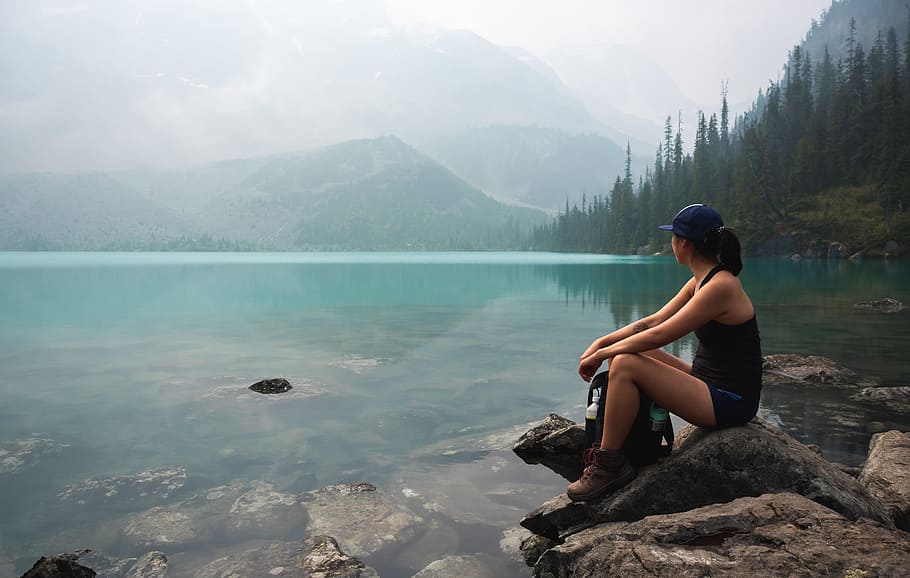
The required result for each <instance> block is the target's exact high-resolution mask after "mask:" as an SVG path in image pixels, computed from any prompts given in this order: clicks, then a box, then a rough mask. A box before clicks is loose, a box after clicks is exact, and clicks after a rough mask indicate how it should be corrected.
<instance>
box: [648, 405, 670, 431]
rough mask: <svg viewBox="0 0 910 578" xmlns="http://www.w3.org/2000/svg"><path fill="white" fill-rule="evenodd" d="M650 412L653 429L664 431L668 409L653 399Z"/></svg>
mask: <svg viewBox="0 0 910 578" xmlns="http://www.w3.org/2000/svg"><path fill="white" fill-rule="evenodd" d="M649 413H650V415H651V431H664V428H665V427H667V417H668V414H667V410H665V409H664V408H662V407H660V406H659V405H657V404H656V403H655V402H653V401H652V402H651V410H650V412H649Z"/></svg>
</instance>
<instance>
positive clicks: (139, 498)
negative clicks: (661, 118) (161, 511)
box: [57, 467, 186, 511]
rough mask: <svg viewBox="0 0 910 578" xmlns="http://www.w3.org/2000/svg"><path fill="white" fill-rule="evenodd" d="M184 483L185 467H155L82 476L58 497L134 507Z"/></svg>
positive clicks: (162, 499)
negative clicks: (87, 476) (104, 475)
mask: <svg viewBox="0 0 910 578" xmlns="http://www.w3.org/2000/svg"><path fill="white" fill-rule="evenodd" d="M185 483H186V468H183V467H171V468H154V469H151V470H145V471H142V472H138V473H136V474H128V475H122V476H111V477H107V478H91V479H88V480H84V481H82V482H80V483H77V484H72V485H69V486H66V487H64V488H63V489H62V490H60V492H59V493H58V494H57V497H58V498H59V499H60V501H62V502H70V503H75V504H79V505H88V506H96V507H97V506H99V505H105V506H108V507H113V508H115V509H119V510H123V511H134V510H137V509H142V508H150V507H152V506H157V505H159V504H161V503H163V502H166V501H168V500H169V499H171V498H172V497H173V495H174V494H175V493H176V492H178V491H179V490H180V489H181V488H182V487H183V485H184V484H185Z"/></svg>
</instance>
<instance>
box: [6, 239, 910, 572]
mask: <svg viewBox="0 0 910 578" xmlns="http://www.w3.org/2000/svg"><path fill="white" fill-rule="evenodd" d="M686 272H687V270H686V269H684V268H683V267H680V266H679V265H677V264H676V263H675V261H673V260H672V259H669V258H660V257H609V256H584V255H551V254H460V253H452V254H433V253H429V254H428V253H420V254H93V253H74V254H65V253H6V254H3V253H0V393H2V398H3V403H2V404H0V442H11V441H16V440H24V439H28V438H42V439H51V440H54V441H55V442H58V443H61V444H66V445H65V447H64V448H63V450H62V452H61V453H60V455H57V456H50V457H48V458H46V459H45V460H43V461H42V462H41V463H40V464H38V465H36V466H34V467H26V468H23V469H20V470H17V471H16V472H14V473H7V474H5V475H4V474H0V490H2V491H3V493H2V494H0V576H3V575H5V574H8V575H16V576H18V575H19V574H21V573H22V572H23V571H24V570H25V569H27V568H28V567H29V566H30V565H31V563H32V562H34V560H35V559H37V558H38V557H39V556H41V555H48V554H53V553H56V552H60V551H68V550H73V549H75V548H79V547H94V548H97V549H100V550H103V551H105V552H106V553H108V554H110V555H114V556H119V557H127V556H135V555H137V554H142V553H143V552H145V551H148V550H149V549H151V548H147V547H146V548H140V547H137V546H135V545H131V543H129V542H128V541H125V540H124V539H123V538H122V529H123V524H124V519H125V518H124V517H125V516H126V515H128V514H129V513H130V512H129V511H128V510H129V507H128V505H123V504H122V505H120V507H118V506H117V504H116V497H109V499H108V500H107V501H106V502H105V505H104V506H103V507H101V506H99V507H98V508H97V509H96V510H95V512H96V513H98V515H96V516H90V515H87V514H86V515H73V514H72V511H71V510H68V509H67V507H66V506H65V505H64V504H61V500H60V498H59V497H58V493H59V492H60V490H61V489H62V488H64V487H65V486H67V485H68V484H74V483H78V482H80V481H82V480H85V479H88V478H93V477H110V476H116V475H128V474H134V473H136V472H141V471H143V470H148V469H149V468H156V467H172V466H180V467H185V468H186V472H187V483H186V487H185V488H184V489H183V491H184V492H190V491H191V490H200V489H202V490H204V489H205V488H211V487H215V486H218V485H221V484H226V483H228V482H231V481H236V480H240V481H242V482H245V483H250V482H253V481H268V482H270V483H272V484H274V487H275V489H277V490H280V491H285V492H289V493H295V494H296V493H302V492H307V491H309V490H315V489H319V488H321V487H323V486H325V485H327V484H333V483H339V482H360V481H369V482H372V483H373V484H375V485H376V486H377V487H378V488H379V491H380V492H382V493H383V495H385V496H387V497H388V498H389V500H391V501H394V502H395V503H396V504H400V506H401V507H403V508H406V509H408V511H410V512H412V513H414V514H415V515H417V516H419V517H420V518H421V520H422V522H421V524H422V525H421V527H420V529H419V531H418V532H417V533H416V536H417V537H415V538H414V539H412V540H410V541H408V542H406V543H403V544H398V545H397V546H395V547H391V548H387V549H385V550H383V551H379V552H377V553H375V554H371V555H369V556H364V557H363V559H364V561H365V562H367V563H368V564H371V565H373V566H374V567H375V568H376V569H377V570H379V571H380V573H381V574H382V575H383V576H386V577H389V576H410V575H411V574H413V573H414V572H416V571H418V570H420V569H421V568H423V567H424V566H425V565H426V564H427V563H429V562H432V561H433V560H436V559H439V558H442V557H443V556H445V555H449V554H464V555H468V554H470V555H473V554H477V553H479V554H480V557H481V559H482V560H485V563H486V564H487V565H488V566H489V567H490V568H491V569H492V570H493V571H494V572H495V573H496V574H497V575H503V576H508V575H514V576H527V575H528V574H529V572H528V570H527V569H526V568H525V567H524V566H523V565H522V564H521V563H520V562H518V561H517V560H516V559H514V546H510V545H509V544H514V540H515V537H516V536H518V535H519V534H518V530H519V528H518V521H519V520H520V519H521V517H522V515H523V514H524V513H525V512H527V511H529V510H531V509H533V508H535V507H536V506H538V505H539V504H540V503H541V502H542V501H544V500H545V499H548V498H550V497H552V496H553V495H556V494H558V493H560V492H562V491H563V490H564V487H565V481H564V480H562V479H561V478H559V477H558V476H556V475H555V474H552V473H550V472H548V471H544V470H543V468H540V467H534V466H527V465H525V464H523V463H522V462H521V461H520V460H518V459H517V458H515V457H514V456H513V455H512V453H511V452H510V451H509V449H508V446H507V445H505V442H510V441H512V440H513V439H514V438H515V437H517V435H518V433H517V432H521V431H524V428H525V426H524V424H527V423H528V422H533V421H537V420H540V419H542V418H543V417H544V416H546V414H547V413H549V412H551V411H555V412H558V413H560V414H562V415H565V416H567V417H571V418H573V419H576V420H578V419H581V417H582V413H583V408H582V406H581V402H582V401H583V396H584V384H583V383H582V382H581V381H580V380H579V378H578V377H577V375H576V374H575V369H576V365H575V362H576V360H577V357H578V354H579V353H580V352H581V351H582V350H583V349H584V348H585V347H586V346H587V345H588V344H589V343H590V342H591V340H592V339H594V338H595V337H597V336H599V335H601V334H603V333H605V332H608V331H611V330H612V329H614V328H616V327H617V326H620V325H623V324H626V323H628V322H630V321H632V320H634V319H637V318H638V317H640V316H643V315H646V314H648V313H650V312H651V311H653V310H654V309H656V308H657V307H659V306H660V305H662V304H663V302H664V301H665V300H666V299H668V298H669V297H670V296H672V295H673V294H674V293H675V291H676V290H678V288H679V286H680V285H681V284H682V283H683V282H684V281H685V277H686ZM742 278H743V282H744V284H745V285H746V287H747V290H748V291H749V293H750V295H751V296H752V298H753V301H754V302H755V304H756V307H757V311H758V318H759V324H760V327H761V330H762V337H763V348H764V352H765V353H803V354H817V355H824V356H827V357H831V358H834V359H835V360H837V361H839V362H841V363H842V364H844V365H846V366H848V367H850V368H852V369H854V370H856V371H858V372H859V373H861V374H864V375H871V376H875V377H878V378H881V379H882V380H883V381H884V382H885V383H886V384H889V385H900V384H904V385H906V384H910V358H908V356H907V354H906V353H907V351H908V350H910V325H908V323H907V316H906V314H905V313H901V314H896V315H884V314H876V313H869V312H863V311H859V310H855V309H854V308H853V307H852V305H853V304H854V303H855V302H857V301H863V300H871V299H878V298H882V297H893V298H896V299H899V300H901V301H903V302H905V303H910V267H908V265H907V264H905V263H887V262H879V261H875V262H863V263H848V262H841V261H837V262H834V261H831V262H818V261H812V262H809V261H803V262H790V261H785V260H768V261H749V262H747V263H746V269H745V271H744V272H743V275H742ZM670 349H671V350H672V351H673V352H674V353H677V354H679V355H681V356H683V357H691V354H692V341H691V340H689V339H687V340H684V341H683V342H681V343H680V344H676V345H674V346H673V347H671V348H670ZM279 376H283V377H286V378H288V379H289V380H290V381H291V383H292V384H294V385H295V390H294V391H293V392H292V393H291V394H288V395H287V396H283V397H272V396H258V395H253V394H248V393H246V389H245V388H246V386H248V385H249V384H251V383H253V382H254V381H257V380H259V379H263V378H268V377H279ZM762 412H763V415H765V416H766V417H769V418H771V419H774V420H776V421H778V422H779V423H780V424H781V425H782V426H783V427H784V428H786V429H787V431H789V432H791V433H792V434H793V435H795V436H796V437H798V438H799V439H801V440H802V441H804V442H806V443H815V444H818V445H819V446H820V447H821V449H822V450H823V451H824V452H825V455H826V456H827V457H829V459H832V460H835V461H840V462H845V463H848V464H858V463H860V462H861V461H862V460H863V457H864V455H865V450H866V445H867V444H868V440H869V437H870V436H871V434H872V433H874V432H876V431H881V430H883V429H890V428H894V427H898V428H901V429H905V430H906V429H910V416H908V415H905V414H901V413H895V412H894V411H889V410H887V409H885V408H883V407H881V406H879V405H876V404H869V403H865V404H864V403H861V402H856V401H853V400H851V398H850V392H848V391H842V390H827V389H824V388H813V387H806V388H800V389H794V388H790V389H779V390H770V389H767V390H766V392H765V393H764V396H763V406H762ZM503 440H505V442H504V441H503ZM0 459H2V456H0ZM0 471H2V470H0ZM165 505H167V504H165ZM89 506H91V505H89ZM104 508H110V509H111V511H113V512H117V514H116V515H115V514H111V515H107V514H106V513H105V510H104ZM304 535H305V533H304V532H301V531H295V532H294V533H293V535H288V536H284V537H283V538H285V539H287V540H288V541H292V540H299V539H300V538H301V537H303V536H304ZM336 538H338V539H339V541H340V542H341V543H342V546H344V542H345V536H343V535H337V536H336ZM510 540H511V542H510ZM500 542H502V544H501V543H500ZM254 545H255V544H253V543H238V542H237V541H233V542H232V541H231V540H228V539H226V538H225V537H223V536H217V535H215V536H212V538H211V540H209V541H202V542H197V543H196V544H194V545H193V546H192V547H177V548H171V550H170V551H169V550H168V548H161V549H163V550H164V551H165V554H167V555H168V557H169V559H170V560H171V569H172V575H178V576H179V575H192V573H193V570H194V569H195V568H196V567H198V566H199V565H201V564H203V563H205V562H206V561H209V560H212V559H214V558H216V557H219V556H224V555H226V554H230V553H236V552H238V551H241V550H243V549H245V548H250V547H253V546H254Z"/></svg>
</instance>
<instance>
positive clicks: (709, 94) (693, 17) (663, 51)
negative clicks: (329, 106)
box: [385, 0, 831, 109]
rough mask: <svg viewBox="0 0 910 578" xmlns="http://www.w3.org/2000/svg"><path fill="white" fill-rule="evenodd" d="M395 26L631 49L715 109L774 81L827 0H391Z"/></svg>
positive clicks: (545, 44)
mask: <svg viewBox="0 0 910 578" xmlns="http://www.w3.org/2000/svg"><path fill="white" fill-rule="evenodd" d="M385 4H386V9H387V12H388V14H389V17H390V18H391V19H392V20H393V21H396V22H398V23H402V24H404V23H414V22H427V23H431V24H436V25H439V26H444V27H449V28H467V29H470V30H473V31H474V32H476V33H478V34H480V35H481V36H483V37H485V38H487V39H488V40H491V41H493V42H495V43H497V44H509V45H517V46H521V47H523V48H526V49H528V50H529V51H531V52H532V53H536V54H538V55H542V54H544V53H546V52H547V51H549V50H552V49H554V48H556V47H559V46H570V45H575V44H592V43H599V42H609V43H616V44H624V45H628V46H631V47H633V48H636V49H638V50H639V51H641V52H643V53H644V54H645V55H647V56H649V57H650V58H651V59H652V60H654V61H655V62H657V63H658V64H659V65H660V66H661V67H662V68H663V69H664V70H666V71H667V72H668V73H669V74H670V75H671V76H672V77H673V78H674V79H675V80H676V82H677V83H678V84H679V86H680V88H681V89H682V90H683V92H684V93H685V94H687V95H688V96H689V97H690V98H692V99H693V100H695V101H696V102H698V103H699V104H702V105H703V106H706V107H710V108H711V109H714V108H716V103H717V100H718V94H719V92H720V83H721V80H722V79H728V80H729V91H730V92H729V96H730V100H731V102H741V101H747V100H749V99H751V98H752V97H754V96H755V94H756V93H757V91H758V89H759V88H763V87H765V86H767V84H768V81H769V80H775V81H776V80H777V72H778V71H779V70H780V68H781V66H782V64H783V63H784V60H785V59H786V56H787V51H788V50H790V49H791V48H792V47H793V45H794V44H796V43H798V42H799V41H800V40H801V39H802V38H803V36H804V35H805V33H806V31H807V30H808V29H809V26H810V24H811V21H812V19H813V18H816V19H818V18H819V15H820V13H821V11H822V10H823V9H826V8H828V7H830V6H831V0H758V1H751V2H746V1H742V0H457V1H456V0H385Z"/></svg>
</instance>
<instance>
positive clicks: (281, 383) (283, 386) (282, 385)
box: [249, 377, 294, 394]
mask: <svg viewBox="0 0 910 578" xmlns="http://www.w3.org/2000/svg"><path fill="white" fill-rule="evenodd" d="M293 388H294V386H292V385H291V384H290V383H288V380H286V379H285V378H283V377H277V378H274V379H263V380H262V381H257V382H256V383H254V384H253V385H251V386H250V387H249V389H251V390H253V391H255V392H256V393H264V394H276V393H285V392H287V391H291V390H292V389H293Z"/></svg>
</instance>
